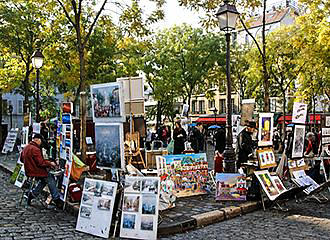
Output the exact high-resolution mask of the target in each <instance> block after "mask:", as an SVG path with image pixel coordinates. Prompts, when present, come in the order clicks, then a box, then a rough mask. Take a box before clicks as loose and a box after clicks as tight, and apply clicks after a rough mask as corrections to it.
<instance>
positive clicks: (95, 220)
mask: <svg viewBox="0 0 330 240" xmlns="http://www.w3.org/2000/svg"><path fill="white" fill-rule="evenodd" d="M116 192H117V183H115V182H107V181H102V180H96V179H89V178H86V179H85V184H84V189H83V193H82V198H81V204H80V209H79V215H78V220H77V225H76V230H77V231H81V232H85V233H89V234H92V235H95V236H99V237H103V238H108V237H109V231H110V226H111V220H112V214H113V207H114V202H115V197H116Z"/></svg>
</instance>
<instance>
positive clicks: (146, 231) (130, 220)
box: [120, 176, 160, 239]
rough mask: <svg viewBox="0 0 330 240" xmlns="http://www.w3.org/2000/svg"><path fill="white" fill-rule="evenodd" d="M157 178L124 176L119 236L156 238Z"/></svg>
mask: <svg viewBox="0 0 330 240" xmlns="http://www.w3.org/2000/svg"><path fill="white" fill-rule="evenodd" d="M159 188H160V184H159V178H158V177H133V176H126V177H125V184H124V197H123V206H122V217H121V224H120V237H121V238H125V239H126V238H136V239H157V226H158V211H159V209H158V207H159Z"/></svg>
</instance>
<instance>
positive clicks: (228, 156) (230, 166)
mask: <svg viewBox="0 0 330 240" xmlns="http://www.w3.org/2000/svg"><path fill="white" fill-rule="evenodd" d="M226 43H227V52H226V76H227V113H226V122H227V124H226V146H225V150H224V152H223V157H224V172H228V173H234V172H236V158H235V152H234V149H233V134H232V125H231V115H232V106H231V82H230V33H226Z"/></svg>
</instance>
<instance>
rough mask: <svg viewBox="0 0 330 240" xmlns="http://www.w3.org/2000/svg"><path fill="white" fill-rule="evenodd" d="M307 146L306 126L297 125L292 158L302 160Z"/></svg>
mask: <svg viewBox="0 0 330 240" xmlns="http://www.w3.org/2000/svg"><path fill="white" fill-rule="evenodd" d="M304 145H305V126H304V125H295V127H294V134H293V147H292V158H302V157H303V155H304Z"/></svg>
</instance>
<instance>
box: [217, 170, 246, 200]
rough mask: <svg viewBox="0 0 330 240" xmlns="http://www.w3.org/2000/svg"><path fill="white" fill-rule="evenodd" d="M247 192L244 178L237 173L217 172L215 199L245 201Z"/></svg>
mask: <svg viewBox="0 0 330 240" xmlns="http://www.w3.org/2000/svg"><path fill="white" fill-rule="evenodd" d="M246 194H247V186H246V179H245V176H244V175H241V174H238V173H217V175H216V197H215V199H216V200H220V201H223V200H232V201H245V200H246Z"/></svg>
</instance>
